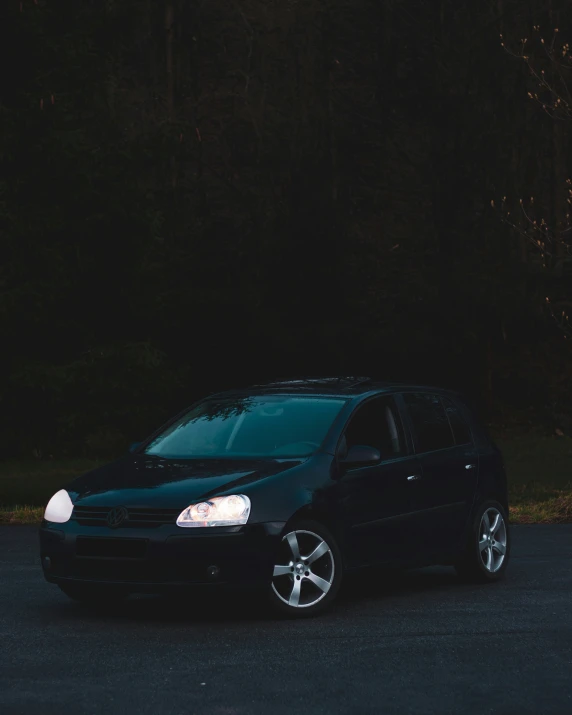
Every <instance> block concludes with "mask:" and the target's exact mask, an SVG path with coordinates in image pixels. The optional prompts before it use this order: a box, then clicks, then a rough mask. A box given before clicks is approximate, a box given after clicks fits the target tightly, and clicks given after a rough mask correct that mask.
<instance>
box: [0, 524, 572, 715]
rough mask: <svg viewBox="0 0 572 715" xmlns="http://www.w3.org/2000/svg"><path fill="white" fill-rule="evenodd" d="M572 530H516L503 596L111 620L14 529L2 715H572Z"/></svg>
mask: <svg viewBox="0 0 572 715" xmlns="http://www.w3.org/2000/svg"><path fill="white" fill-rule="evenodd" d="M571 566H572V526H520V527H513V555H512V561H511V564H510V566H509V570H508V573H507V576H506V579H505V580H504V581H503V582H501V583H498V584H493V585H486V586H471V585H465V584H462V583H461V582H459V581H458V580H457V578H456V577H455V575H454V573H453V571H452V569H447V568H434V569H423V570H420V571H415V572H410V573H407V574H401V575H397V576H395V575H393V576H391V578H388V579H387V580H386V581H385V582H384V581H383V580H382V579H379V578H378V579H377V583H375V584H372V583H371V581H370V580H368V579H367V578H362V579H359V580H354V581H352V583H350V584H348V587H347V588H346V589H345V590H344V592H343V594H342V596H341V598H340V601H339V603H338V604H337V606H336V607H335V608H334V610H332V611H331V612H330V613H328V614H327V615H325V616H322V617H319V618H315V619H310V620H302V621H292V620H273V619H272V618H270V617H269V616H268V615H267V614H266V613H265V612H264V611H261V610H260V609H259V608H258V607H257V606H254V605H251V604H249V602H248V601H243V600H240V599H236V598H222V599H221V598H216V599H211V598H209V599H206V598H198V599H196V600H195V599H193V600H192V601H189V602H181V603H172V602H170V601H166V600H165V599H162V598H156V597H137V598H131V599H130V600H128V601H127V602H126V603H125V604H122V605H121V606H119V607H115V608H113V609H111V610H105V611H101V610H100V611H94V610H90V609H89V608H87V607H85V606H81V605H78V604H75V603H73V602H72V601H70V600H68V599H67V597H66V596H64V595H63V594H62V593H61V592H60V591H59V589H58V588H57V587H56V586H52V585H50V584H47V583H46V582H45V581H44V580H43V576H42V573H41V568H40V565H39V558H38V543H37V531H36V529H35V528H33V527H28V526H4V527H0V639H1V643H2V648H1V650H0V713H1V715H13V714H15V713H22V714H25V715H35V714H36V713H38V714H39V713H41V714H42V715H51V714H52V713H54V714H55V713H57V715H61V714H62V713H64V714H65V715H76V714H77V715H80V714H83V713H86V714H87V713H105V714H106V715H114V714H115V713H118V714H121V715H131V714H132V713H133V714H135V713H137V714H141V715H146V714H151V713H152V714H153V715H187V714H189V715H194V713H201V715H250V714H252V715H258V714H259V713H263V714H268V715H271V714H272V715H273V714H276V715H281V714H282V713H284V714H286V713H296V714H300V715H314V714H316V715H318V714H320V715H321V714H322V713H323V714H327V715H331V714H335V713H351V714H352V715H354V714H355V715H368V714H370V713H371V714H372V715H373V714H375V715H393V714H394V713H395V714H399V715H405V714H409V713H416V714H417V713H419V714H423V715H425V714H429V713H437V714H438V715H449V714H451V715H469V714H472V713H478V714H479V715H486V714H488V713H494V714H495V715H497V714H498V715H528V714H530V715H549V714H550V715H552V714H554V715H556V714H558V715H572V568H571Z"/></svg>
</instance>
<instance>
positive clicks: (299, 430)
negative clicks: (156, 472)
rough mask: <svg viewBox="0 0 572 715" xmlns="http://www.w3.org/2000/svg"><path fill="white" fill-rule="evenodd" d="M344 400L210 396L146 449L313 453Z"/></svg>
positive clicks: (163, 452)
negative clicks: (221, 397) (222, 397)
mask: <svg viewBox="0 0 572 715" xmlns="http://www.w3.org/2000/svg"><path fill="white" fill-rule="evenodd" d="M344 403H345V400H344V399H342V398H332V397H315V396H273V395H270V396H269V395H264V396H256V397H252V396H250V397H242V398H232V399H229V398H227V399H218V400H217V399H214V400H205V401H204V402H202V403H200V404H199V405H197V406H195V407H194V408H192V409H191V410H190V411H189V412H187V413H186V414H185V415H183V416H182V417H181V418H180V419H179V420H178V421H177V422H175V423H174V424H173V425H171V426H170V427H168V428H167V429H166V430H165V431H164V432H163V433H161V434H160V435H159V436H158V437H156V438H155V439H154V440H153V441H152V442H151V444H150V445H149V446H148V447H147V448H146V450H145V453H146V454H152V455H156V456H163V457H169V458H177V457H180V458H185V457H187V458H189V457H195V458H199V457H205V458H209V457H210V458H213V457H240V458H244V457H273V458H276V459H280V458H288V457H303V456H309V455H310V454H312V453H313V452H315V451H316V450H317V449H318V448H319V447H320V445H321V443H322V442H323V441H324V438H325V436H326V434H327V432H328V429H329V427H330V426H331V424H332V422H333V421H334V419H335V417H336V416H337V414H338V413H339V412H340V410H341V408H342V406H343V405H344Z"/></svg>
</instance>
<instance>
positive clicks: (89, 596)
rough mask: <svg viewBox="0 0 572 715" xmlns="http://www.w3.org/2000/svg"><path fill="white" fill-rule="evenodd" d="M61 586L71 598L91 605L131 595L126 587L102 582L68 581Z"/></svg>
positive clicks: (102, 604)
mask: <svg viewBox="0 0 572 715" xmlns="http://www.w3.org/2000/svg"><path fill="white" fill-rule="evenodd" d="M59 587H60V589H61V590H62V591H63V592H64V593H65V594H66V596H68V597H69V598H71V599H73V600H74V601H79V602H80V603H86V604H89V605H90V606H104V605H109V604H113V603H118V602H120V601H123V600H124V599H125V598H127V596H128V595H129V592H128V591H126V590H125V589H124V588H121V587H116V586H107V585H101V584H84V583H67V584H65V585H64V584H59Z"/></svg>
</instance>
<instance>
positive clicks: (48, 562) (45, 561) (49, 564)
mask: <svg viewBox="0 0 572 715" xmlns="http://www.w3.org/2000/svg"><path fill="white" fill-rule="evenodd" d="M42 564H43V566H44V568H45V569H46V571H48V570H49V569H51V568H52V560H51V558H50V557H49V556H44V558H43V559H42Z"/></svg>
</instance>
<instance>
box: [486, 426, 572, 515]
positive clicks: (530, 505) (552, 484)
mask: <svg viewBox="0 0 572 715" xmlns="http://www.w3.org/2000/svg"><path fill="white" fill-rule="evenodd" d="M496 442H497V444H498V446H499V448H500V449H501V451H502V453H503V458H504V461H505V466H506V471H507V478H508V486H509V501H510V517H511V521H512V522H513V523H515V524H558V523H571V522H572V439H571V438H570V437H556V436H554V437H549V436H546V435H537V434H534V433H521V434H517V435H514V434H513V435H499V436H497V437H496Z"/></svg>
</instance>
